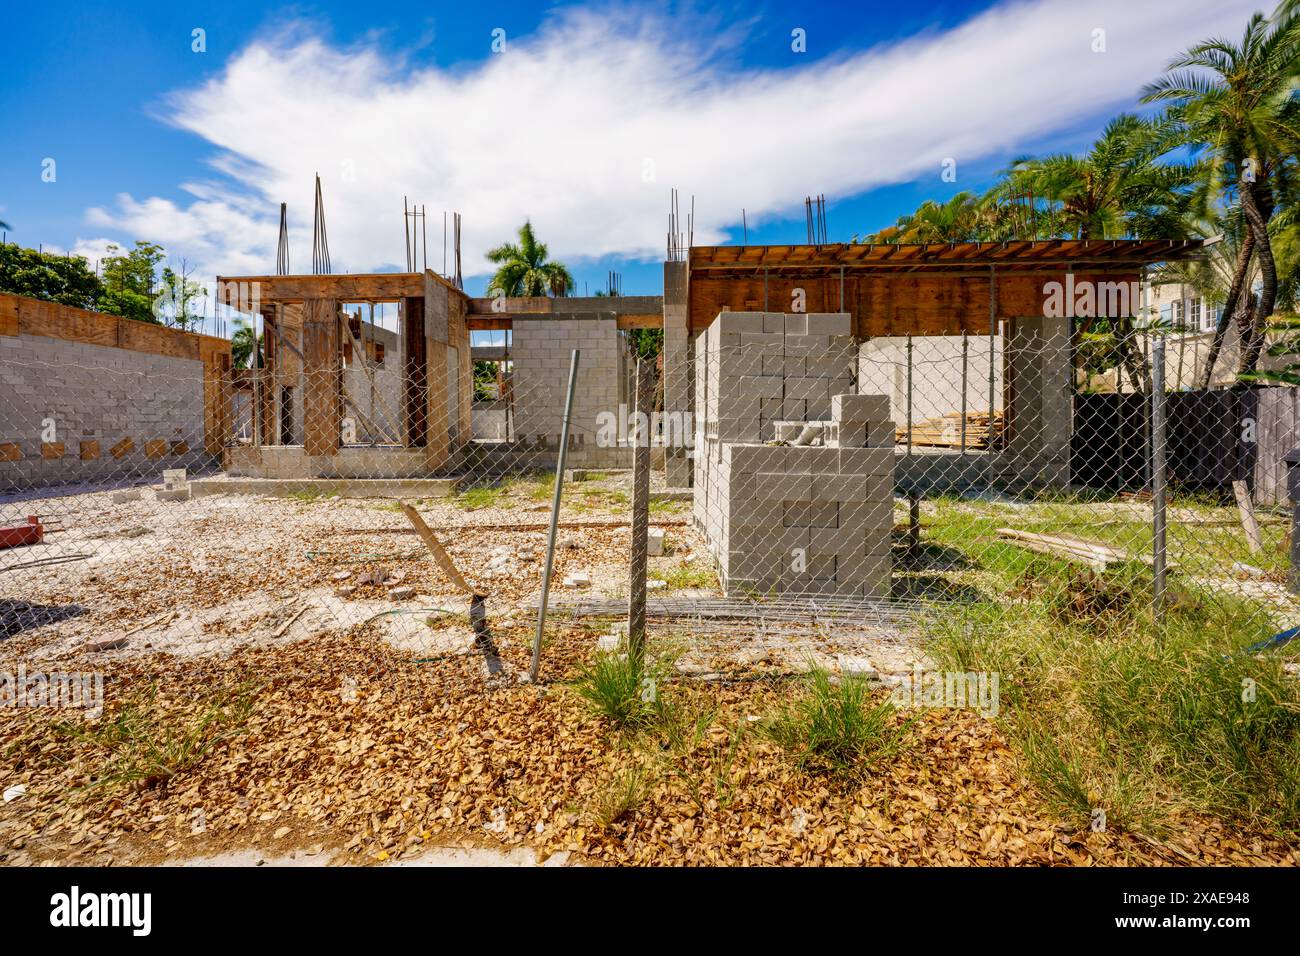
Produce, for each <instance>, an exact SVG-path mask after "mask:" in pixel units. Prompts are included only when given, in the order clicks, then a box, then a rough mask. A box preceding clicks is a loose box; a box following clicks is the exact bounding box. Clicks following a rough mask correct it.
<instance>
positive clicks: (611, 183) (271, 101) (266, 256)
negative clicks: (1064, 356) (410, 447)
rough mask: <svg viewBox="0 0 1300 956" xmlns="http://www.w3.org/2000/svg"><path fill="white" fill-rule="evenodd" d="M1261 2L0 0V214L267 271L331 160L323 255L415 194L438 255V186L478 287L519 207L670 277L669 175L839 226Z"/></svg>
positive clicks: (614, 257)
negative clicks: (258, 0)
mask: <svg viewBox="0 0 1300 956" xmlns="http://www.w3.org/2000/svg"><path fill="white" fill-rule="evenodd" d="M178 6H179V7H182V8H183V9H178ZM1256 6H1257V4H1254V3H1250V2H1244V3H1243V2H1238V0H1214V2H1210V0H1167V2H1166V0H1143V2H1142V3H1132V2H1130V0H1123V2H1121V0H1090V2H1067V0H1028V2H1026V0H1015V2H1000V3H994V2H987V0H986V2H959V0H948V2H944V0H940V2H936V3H928V4H924V5H922V4H898V3H862V4H845V3H816V2H801V3H772V2H769V3H752V2H749V3H738V4H733V5H726V4H723V5H713V4H710V5H704V4H700V5H698V6H693V5H689V4H681V5H674V6H673V7H671V8H665V7H662V6H660V5H654V6H647V5H630V4H618V5H607V4H600V5H584V4H554V5H549V6H548V5H541V4H534V3H491V2H485V3H474V4H464V3H458V4H442V3H428V2H425V3H418V4H417V3H404V2H400V0H393V2H389V3H385V4H358V3H355V2H349V3H338V4H334V3H318V4H299V5H294V6H290V7H283V8H280V9H279V10H278V11H277V12H275V13H268V12H267V11H266V10H265V8H262V7H260V6H259V5H255V4H246V3H221V4H215V3H213V4H206V3H196V4H183V5H176V4H138V3H137V4H130V3H123V4H117V5H113V6H107V5H105V6H101V7H99V8H98V9H87V8H85V7H83V6H82V5H80V4H64V3H57V2H56V3H41V4H22V5H11V6H10V7H9V9H8V10H7V11H6V13H5V15H4V17H5V22H6V26H7V28H8V29H7V30H6V32H7V33H9V34H10V35H11V36H12V37H16V38H20V40H21V42H17V43H12V44H8V45H7V49H6V63H5V67H4V72H3V81H2V82H0V117H3V119H4V128H5V131H6V137H5V138H6V148H5V149H4V150H3V151H0V219H3V220H5V221H7V222H9V223H10V224H11V225H12V226H13V230H12V231H11V233H10V235H9V238H10V240H11V241H18V242H21V243H23V244H25V245H31V246H36V245H37V244H43V245H45V246H46V247H53V248H57V249H62V250H69V249H71V250H75V251H78V252H81V253H84V254H86V255H88V256H91V257H93V256H94V255H96V254H97V253H98V252H100V251H102V248H103V246H104V245H105V244H106V243H107V242H109V241H116V242H127V243H129V242H131V241H134V240H135V239H150V240H153V241H157V242H161V243H163V244H164V245H165V246H166V247H167V248H168V250H169V252H171V253H172V254H173V255H174V256H176V257H178V258H179V257H181V256H184V257H185V258H186V259H187V260H188V261H189V262H190V264H191V265H192V266H194V267H196V268H197V269H198V276H199V277H200V278H204V279H210V278H211V276H212V275H214V274H216V273H218V272H220V273H224V274H234V273H241V272H258V271H271V269H272V266H273V262H274V242H275V224H276V220H277V216H278V207H277V204H278V202H279V201H281V200H283V201H287V202H289V204H290V213H291V222H292V226H293V229H292V235H291V241H292V248H291V259H292V263H293V265H294V268H295V269H303V268H304V267H305V264H306V263H307V262H308V261H309V257H310V222H311V189H312V173H313V172H315V171H320V172H321V174H322V178H323V182H324V192H325V202H326V212H327V217H328V222H329V226H330V244H331V251H332V252H333V254H334V264H335V268H336V271H342V270H347V271H368V270H372V269H373V270H385V269H391V268H395V267H397V266H398V264H399V263H400V261H401V259H402V255H403V253H402V238H401V237H402V219H401V213H400V208H401V203H402V197H403V195H404V194H409V195H412V197H413V198H414V199H415V200H416V201H422V202H424V203H426V204H427V207H428V209H429V221H430V222H429V224H430V251H429V259H430V264H431V265H433V266H434V267H435V268H437V267H440V266H441V259H442V241H441V218H442V210H443V209H444V208H447V209H458V210H459V211H460V212H461V213H462V215H463V216H464V231H465V247H466V248H465V253H466V262H465V268H466V273H467V277H466V285H467V288H468V290H469V291H471V292H478V291H480V290H481V289H482V286H483V284H484V282H485V280H486V268H487V267H486V265H485V264H484V261H483V258H482V251H483V250H484V249H485V248H487V247H488V246H491V245H494V244H496V243H497V242H500V241H501V240H502V239H505V238H508V237H509V233H510V231H511V228H512V227H513V225H517V224H518V222H520V221H522V220H523V218H524V217H525V216H529V217H531V218H532V219H533V220H534V223H535V224H536V225H537V227H538V231H539V233H540V234H541V236H542V238H543V239H544V240H545V241H547V242H548V243H549V244H550V246H551V248H552V252H553V254H555V255H556V256H557V257H559V258H562V259H563V260H564V261H566V262H567V263H568V264H569V265H570V266H571V268H572V269H573V271H574V272H575V273H576V275H577V277H578V280H579V284H580V286H581V285H582V284H584V283H585V284H586V285H587V287H589V288H591V289H594V288H596V287H599V286H600V285H603V283H604V278H605V275H606V272H607V270H609V269H611V268H612V269H617V270H618V271H620V272H621V273H622V274H623V288H624V292H625V293H628V294H635V293H639V292H646V293H657V292H658V291H659V289H660V278H661V270H660V266H659V264H658V261H659V260H660V259H662V245H663V239H662V235H663V232H664V230H665V228H666V222H665V220H666V216H667V211H668V192H669V189H670V187H672V186H677V187H678V188H679V189H680V190H681V192H682V193H683V195H684V196H689V195H690V194H691V193H692V192H694V193H695V195H696V207H697V211H698V217H697V229H696V238H697V241H717V242H727V241H739V236H740V209H741V207H742V206H743V207H745V208H747V209H748V211H749V216H750V229H749V240H750V242H751V243H761V242H798V241H802V240H803V237H804V224H803V207H802V202H801V200H802V197H803V196H804V195H805V194H809V193H813V194H815V193H818V192H824V193H826V194H827V196H828V199H829V203H830V208H829V226H830V237H831V239H832V240H847V239H848V238H849V236H850V235H852V234H854V233H864V232H869V231H873V230H875V229H878V228H880V227H882V226H884V225H887V224H889V223H891V222H892V221H893V220H894V219H895V218H896V217H897V216H898V215H899V214H901V213H902V212H905V211H907V210H908V209H911V208H913V207H914V206H915V205H916V204H917V203H918V202H920V201H921V200H923V199H925V198H930V197H933V198H938V199H942V198H945V197H946V196H949V195H951V194H952V193H953V192H955V191H957V190H962V189H969V190H979V189H980V188H982V187H983V186H985V185H986V184H987V183H988V181H989V180H990V179H991V177H992V176H993V175H994V174H995V173H996V171H997V170H998V169H999V168H1001V167H1002V166H1004V165H1005V164H1006V163H1007V161H1008V160H1009V159H1010V158H1011V157H1012V156H1014V155H1017V154H1020V153H1032V152H1043V151H1049V150H1057V149H1076V148H1079V147H1082V146H1083V145H1085V144H1086V143H1087V142H1089V141H1090V140H1091V138H1092V137H1093V136H1095V135H1096V133H1097V132H1098V131H1099V130H1100V128H1101V126H1102V125H1103V124H1104V122H1105V120H1106V119H1107V118H1109V117H1110V116H1111V115H1113V114H1114V113H1115V112H1116V111H1117V110H1120V109H1125V108H1133V107H1134V106H1135V104H1136V99H1137V91H1138V89H1139V87H1140V85H1141V83H1142V82H1144V81H1146V80H1148V79H1150V78H1152V77H1153V76H1154V75H1156V74H1157V73H1158V72H1159V69H1160V68H1161V67H1162V66H1163V65H1164V63H1165V61H1167V60H1168V59H1169V57H1170V56H1172V55H1173V54H1174V53H1176V52H1177V51H1178V50H1179V49H1180V48H1181V47H1182V46H1184V45H1186V44H1187V43H1188V42H1191V41H1193V40H1195V39H1199V38H1201V37H1204V36H1206V35H1208V34H1212V33H1219V32H1229V33H1231V34H1232V35H1234V36H1235V35H1237V34H1239V32H1240V29H1241V27H1242V26H1243V25H1244V23H1245V19H1246V16H1247V14H1248V12H1249V11H1250V10H1252V9H1254V8H1255V7H1256ZM196 28H199V29H202V30H203V31H204V32H205V43H206V51H205V52H202V53H196V52H193V51H192V49H191V46H192V31H193V30H194V29H196ZM498 29H500V30H504V31H505V38H506V48H505V50H504V51H500V52H494V51H493V50H492V49H491V43H492V38H493V31H494V30H498ZM795 29H799V30H803V31H804V32H805V35H806V38H807V49H806V52H802V53H799V52H796V51H794V50H793V49H792V30H795ZM1098 29H1100V30H1103V31H1105V32H1104V36H1105V47H1106V48H1105V50H1103V51H1100V52H1099V51H1096V50H1093V49H1090V46H1092V45H1094V39H1095V37H1094V31H1096V30H1098ZM46 158H53V159H54V160H55V161H56V163H57V166H56V173H57V178H56V180H55V181H54V182H43V181H42V179H41V171H42V165H41V164H42V162H43V160H45V159H46ZM945 158H953V159H955V160H956V162H957V164H958V166H957V168H958V177H957V181H956V182H955V183H947V182H943V181H942V180H941V178H940V170H941V163H942V160H943V159H945ZM647 170H649V172H648V171H647Z"/></svg>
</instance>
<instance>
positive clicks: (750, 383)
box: [737, 375, 781, 398]
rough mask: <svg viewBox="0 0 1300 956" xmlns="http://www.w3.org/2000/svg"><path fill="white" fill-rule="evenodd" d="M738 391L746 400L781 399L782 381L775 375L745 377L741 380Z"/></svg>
mask: <svg viewBox="0 0 1300 956" xmlns="http://www.w3.org/2000/svg"><path fill="white" fill-rule="evenodd" d="M737 390H738V393H739V394H740V395H741V396H743V397H746V398H780V397H781V379H780V378H779V377H777V376H775V375H745V376H742V377H741V378H740V381H739V383H738V384H737Z"/></svg>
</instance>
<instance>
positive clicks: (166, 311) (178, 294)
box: [154, 259, 203, 329]
mask: <svg viewBox="0 0 1300 956" xmlns="http://www.w3.org/2000/svg"><path fill="white" fill-rule="evenodd" d="M191 275H193V270H191V269H190V267H189V262H188V260H186V259H182V260H181V262H180V268H179V270H177V269H173V268H172V267H171V266H167V267H166V268H164V269H163V271H162V294H163V295H164V296H165V297H166V298H165V300H164V301H163V303H162V307H163V308H162V314H163V315H164V316H165V317H166V318H167V320H168V322H169V323H170V324H171V325H174V326H176V327H177V328H179V329H190V328H192V327H194V326H196V325H198V324H199V322H201V321H202V319H203V317H202V316H201V315H200V314H199V313H198V312H196V311H195V309H194V306H195V304H196V303H197V302H198V300H199V298H200V297H201V296H202V295H203V285H202V284H201V283H199V282H195V281H194V280H193V279H191V278H190V276H191ZM159 311H160V310H159V309H158V308H157V307H155V310H154V314H155V316H157V315H158V314H159Z"/></svg>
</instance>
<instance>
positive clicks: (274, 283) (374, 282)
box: [217, 272, 424, 306]
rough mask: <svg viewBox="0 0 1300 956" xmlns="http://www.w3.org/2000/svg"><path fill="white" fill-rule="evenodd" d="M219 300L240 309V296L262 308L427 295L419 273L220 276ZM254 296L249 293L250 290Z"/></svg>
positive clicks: (392, 299) (386, 300) (387, 300)
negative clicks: (285, 304)
mask: <svg viewBox="0 0 1300 956" xmlns="http://www.w3.org/2000/svg"><path fill="white" fill-rule="evenodd" d="M217 283H218V285H217V289H218V296H219V298H220V299H221V301H223V302H227V303H228V304H231V305H237V304H238V303H237V300H238V299H239V297H240V296H249V295H255V296H256V297H257V299H258V300H259V303H260V304H261V305H263V306H265V305H269V304H272V303H277V302H304V303H305V302H310V301H312V300H319V301H324V300H333V301H336V302H348V303H352V302H397V301H400V300H401V299H404V298H406V297H408V296H415V295H418V296H423V295H424V275H423V274H422V273H419V272H386V273H357V274H342V275H296V276H218V277H217ZM250 288H251V289H252V290H253V292H251V293H250V292H248V291H247V290H248V289H250Z"/></svg>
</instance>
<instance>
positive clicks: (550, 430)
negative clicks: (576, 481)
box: [511, 317, 623, 446]
mask: <svg viewBox="0 0 1300 956" xmlns="http://www.w3.org/2000/svg"><path fill="white" fill-rule="evenodd" d="M575 348H576V349H578V350H579V351H580V353H581V355H580V357H579V362H578V382H577V388H576V390H575V392H574V410H573V422H572V433H573V434H574V435H580V436H582V437H583V438H584V440H585V443H586V444H588V445H592V446H594V445H595V442H596V440H597V434H598V431H599V429H600V426H601V424H602V421H604V420H603V419H602V418H601V416H602V414H603V413H609V414H611V415H613V416H615V417H617V416H618V413H619V387H620V386H619V383H620V381H621V377H622V374H623V368H622V364H621V363H622V359H621V356H620V352H619V346H618V324H617V320H616V319H614V318H613V317H600V318H589V319H588V318H582V319H555V318H538V319H516V320H515V322H514V332H513V338H512V344H511V355H512V358H513V360H514V371H513V376H512V379H513V390H514V402H515V406H514V412H515V422H516V424H515V429H516V433H517V434H518V435H519V437H520V438H523V439H530V438H532V437H533V436H539V435H540V436H545V437H546V438H547V439H548V440H555V439H558V437H559V435H560V432H561V427H562V425H563V420H564V400H565V392H566V389H567V386H568V380H569V363H570V357H571V355H572V351H573V349H575Z"/></svg>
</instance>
